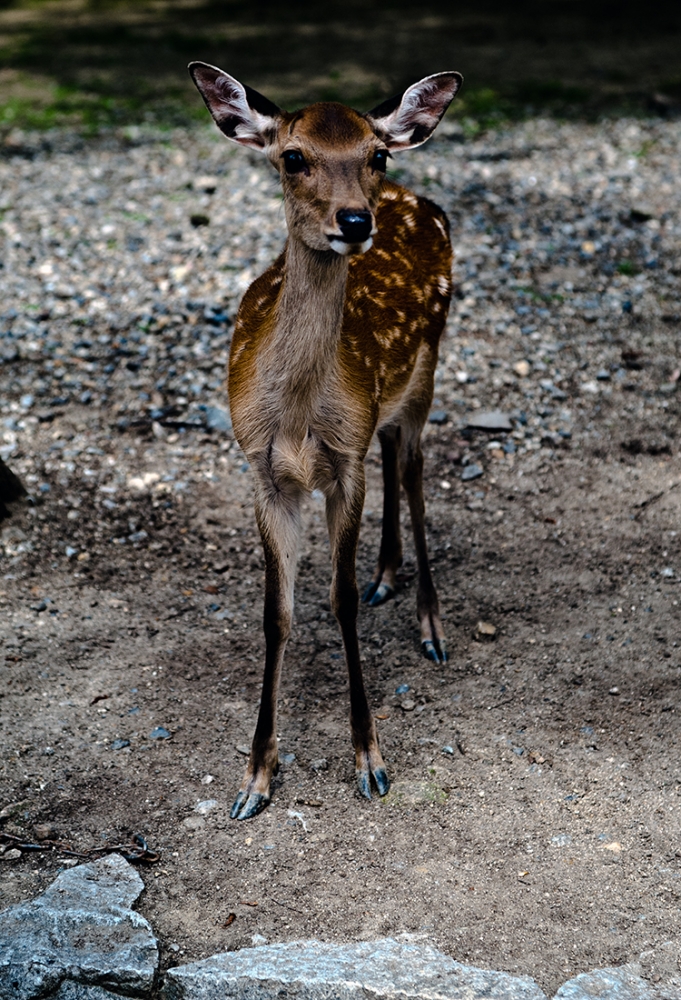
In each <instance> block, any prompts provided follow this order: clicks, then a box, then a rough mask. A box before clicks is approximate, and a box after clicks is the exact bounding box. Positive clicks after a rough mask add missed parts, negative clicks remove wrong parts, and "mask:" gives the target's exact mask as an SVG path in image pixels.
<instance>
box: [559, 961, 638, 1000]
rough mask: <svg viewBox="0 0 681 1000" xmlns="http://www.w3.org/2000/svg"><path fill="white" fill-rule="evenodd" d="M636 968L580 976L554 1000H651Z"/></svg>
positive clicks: (621, 967) (571, 981)
mask: <svg viewBox="0 0 681 1000" xmlns="http://www.w3.org/2000/svg"><path fill="white" fill-rule="evenodd" d="M640 971H641V970H640V968H639V967H638V966H636V965H620V966H619V967H617V968H614V969H596V970H595V971H594V972H583V973H582V974H581V975H580V976H575V978H574V979H570V980H569V981H568V982H567V983H563V985H562V986H561V988H560V989H559V990H558V992H557V993H556V996H555V998H554V1000H653V998H654V997H655V995H656V994H655V992H654V991H653V990H652V989H651V987H650V986H649V984H648V983H647V982H646V981H645V979H641V977H640V975H639V972H640Z"/></svg>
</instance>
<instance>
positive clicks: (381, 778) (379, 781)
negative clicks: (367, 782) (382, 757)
mask: <svg viewBox="0 0 681 1000" xmlns="http://www.w3.org/2000/svg"><path fill="white" fill-rule="evenodd" d="M373 773H374V781H375V782H376V791H377V792H378V794H379V795H381V796H383V795H387V794H388V792H389V791H390V781H389V779H388V775H387V774H386V773H385V769H384V768H382V767H377V768H376V770H375V771H374V772H373Z"/></svg>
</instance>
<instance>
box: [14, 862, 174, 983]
mask: <svg viewBox="0 0 681 1000" xmlns="http://www.w3.org/2000/svg"><path fill="white" fill-rule="evenodd" d="M143 889H144V883H143V882H142V879H141V878H140V876H139V875H138V874H137V872H136V871H135V869H134V868H133V867H132V866H131V865H129V864H128V862H127V861H124V860H123V858H121V857H120V856H119V855H117V854H110V855H109V856H108V857H105V858H101V859H100V860H99V861H94V862H92V863H91V864H86V865H78V866H77V867H76V868H71V869H69V870H68V871H65V872H62V874H61V875H59V876H58V877H57V878H56V879H55V881H54V882H53V883H52V885H51V886H50V887H49V888H48V889H46V890H45V892H44V893H42V895H40V896H38V897H37V898H36V899H33V900H31V901H30V902H28V903H20V904H18V905H16V906H11V907H9V909H7V910H3V911H2V912H1V913H0V1000H33V998H37V997H45V996H51V994H52V993H53V992H54V991H56V990H57V989H59V988H60V987H63V988H64V989H66V986H65V985H64V986H63V984H64V983H65V982H68V981H69V980H72V981H74V982H75V983H77V984H79V985H83V986H99V987H101V988H103V989H107V988H109V987H112V988H114V989H115V990H116V992H118V993H123V994H124V995H125V993H126V992H129V993H130V994H131V995H135V996H145V995H146V994H148V993H149V991H150V990H151V987H152V985H153V980H154V972H155V970H156V965H157V963H158V949H157V947H156V941H155V939H154V935H153V934H152V932H151V927H150V926H149V924H148V923H147V921H146V920H145V919H144V918H143V917H141V916H140V915H139V913H136V912H135V911H134V910H133V909H131V907H132V904H133V903H134V902H135V900H136V899H137V898H138V896H139V895H140V893H141V892H142V890H143ZM106 997H107V995H106V994H105V995H104V996H103V997H100V996H97V995H96V994H95V995H93V996H92V997H90V996H89V995H88V994H78V993H77V994H74V995H73V1000H105V998H106ZM59 1000H72V997H71V995H70V994H69V993H68V991H67V993H65V994H64V996H62V994H61V993H60V994H59Z"/></svg>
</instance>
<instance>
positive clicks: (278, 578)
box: [230, 473, 301, 819]
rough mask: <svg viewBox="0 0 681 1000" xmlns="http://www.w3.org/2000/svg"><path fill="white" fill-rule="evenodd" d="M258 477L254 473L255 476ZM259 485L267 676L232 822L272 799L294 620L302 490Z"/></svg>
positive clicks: (261, 808)
mask: <svg viewBox="0 0 681 1000" xmlns="http://www.w3.org/2000/svg"><path fill="white" fill-rule="evenodd" d="M256 474H257V473H256ZM271 485H272V484H271V483H269V484H268V483H266V482H265V483H262V482H261V483H259V484H258V488H257V489H256V500H255V514H256V519H257V522H258V527H259V529H260V535H261V538H262V544H263V550H264V553H265V611H264V630H265V672H264V675H263V682H262V697H261V700H260V710H259V713H258V722H257V725H256V729H255V734H254V736H253V743H252V745H251V753H250V757H249V759H248V766H247V768H246V773H245V775H244V779H243V781H242V783H241V788H240V790H239V794H238V795H237V797H236V799H235V800H234V805H233V806H232V810H231V813H230V815H231V817H232V819H250V818H251V817H252V816H255V815H257V813H259V812H261V811H262V810H263V809H264V808H265V806H266V805H267V804H268V802H269V801H270V782H271V780H272V777H273V776H274V775H275V774H276V773H277V771H278V769H279V754H278V750H277V694H278V689H279V677H280V674H281V666H282V662H283V659H284V650H285V648H286V642H287V640H288V637H289V635H290V633H291V622H292V620H293V585H294V580H295V572H296V561H297V553H298V539H299V536H300V502H301V495H300V492H299V491H298V490H297V489H296V488H295V486H293V485H288V484H287V485H286V487H285V488H281V487H277V488H276V489H272V488H270V487H271Z"/></svg>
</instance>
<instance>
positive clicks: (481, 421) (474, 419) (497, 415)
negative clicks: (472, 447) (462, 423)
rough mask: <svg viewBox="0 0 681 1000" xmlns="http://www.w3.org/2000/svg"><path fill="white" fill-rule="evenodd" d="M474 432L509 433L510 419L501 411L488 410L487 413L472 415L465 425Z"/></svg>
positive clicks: (511, 426) (511, 427) (510, 427)
mask: <svg viewBox="0 0 681 1000" xmlns="http://www.w3.org/2000/svg"><path fill="white" fill-rule="evenodd" d="M466 426H467V427H470V429H471V430H475V431H511V430H513V425H512V424H511V418H510V417H509V416H508V414H506V413H502V412H501V410H490V411H489V412H487V413H474V414H473V415H472V416H471V417H469V419H468V423H467V425H466Z"/></svg>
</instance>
